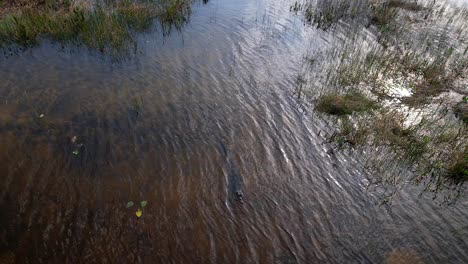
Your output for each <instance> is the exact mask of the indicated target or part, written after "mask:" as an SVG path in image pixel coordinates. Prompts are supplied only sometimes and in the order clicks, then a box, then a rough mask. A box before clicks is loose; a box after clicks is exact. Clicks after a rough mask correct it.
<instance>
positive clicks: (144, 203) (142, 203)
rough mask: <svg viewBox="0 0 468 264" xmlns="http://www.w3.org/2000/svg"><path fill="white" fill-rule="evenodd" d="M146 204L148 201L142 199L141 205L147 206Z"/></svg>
mask: <svg viewBox="0 0 468 264" xmlns="http://www.w3.org/2000/svg"><path fill="white" fill-rule="evenodd" d="M146 205H148V201H141V202H140V206H141V207H145V206H146Z"/></svg>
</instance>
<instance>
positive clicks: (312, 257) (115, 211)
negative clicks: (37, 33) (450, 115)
mask: <svg viewBox="0 0 468 264" xmlns="http://www.w3.org/2000/svg"><path fill="white" fill-rule="evenodd" d="M290 5H291V2H289V1H273V0H257V1H248V0H239V1H229V0H214V1H210V2H209V3H207V4H206V5H202V4H197V5H196V6H195V8H194V10H193V13H192V16H191V18H190V22H189V23H188V24H187V25H186V26H185V27H184V28H183V29H182V31H180V32H172V34H170V35H168V36H165V37H163V36H162V35H163V34H161V31H160V30H157V27H156V28H155V30H153V31H151V32H148V33H145V34H143V35H140V36H139V39H138V41H137V45H136V47H135V49H134V50H132V51H131V52H130V54H128V56H125V57H124V58H122V59H115V58H110V57H108V56H105V55H102V54H96V53H94V52H91V51H88V50H86V49H84V48H76V47H75V48H73V47H65V48H62V47H60V46H59V45H56V44H53V43H45V44H43V45H41V46H38V47H36V48H33V49H29V50H27V51H23V52H19V53H18V54H14V55H12V56H8V57H3V58H2V59H0V74H1V76H0V77H1V81H0V98H1V102H0V124H1V126H0V157H1V163H0V174H1V180H0V184H1V188H0V196H1V198H2V200H1V202H0V209H1V211H2V215H1V217H0V226H1V229H0V252H1V254H0V260H5V261H10V260H16V261H18V262H20V263H64V262H65V263H78V262H86V263H126V262H128V263H134V262H144V263H384V262H385V261H388V262H390V263H400V262H401V259H405V260H408V261H410V262H409V263H417V261H422V262H424V263H468V222H467V220H466V219H467V217H468V203H466V202H464V201H460V202H459V203H458V204H457V205H455V206H451V207H440V206H438V205H437V204H436V203H434V202H433V201H431V200H430V199H426V198H424V197H422V198H419V197H418V192H417V191H416V190H412V189H411V190H406V189H405V190H402V191H400V192H398V194H397V195H396V197H395V198H394V201H393V204H392V206H380V203H381V200H380V198H379V195H378V194H377V193H375V192H373V191H367V190H366V186H367V183H368V181H367V180H366V179H367V177H371V176H372V175H367V174H366V173H365V172H364V170H363V169H362V166H360V165H359V164H360V162H359V158H358V157H353V156H351V155H348V154H346V153H339V152H335V151H332V150H331V148H330V146H328V145H327V144H326V143H325V142H324V138H323V137H322V136H321V135H320V131H322V130H323V129H325V127H326V124H325V123H324V122H323V121H322V120H321V119H319V118H318V117H317V116H315V115H314V114H313V113H312V112H311V111H310V109H308V108H307V107H306V106H304V105H303V104H301V103H300V102H298V100H297V98H295V97H294V91H295V88H296V87H297V79H298V78H297V76H298V75H299V74H300V73H301V72H303V69H304V67H305V66H304V64H305V57H306V56H307V54H310V53H313V52H314V51H315V50H320V49H323V48H326V47H327V46H328V45H330V42H331V41H333V40H334V37H333V36H331V35H330V34H331V33H330V32H324V31H320V30H317V29H313V28H311V27H307V26H304V24H303V21H301V18H300V17H298V16H295V15H294V14H292V13H290V12H289V6H290ZM142 200H147V201H148V206H146V207H145V208H143V216H142V217H141V218H140V219H137V218H136V216H135V211H136V210H137V209H138V206H137V205H135V206H133V207H132V208H129V209H127V208H126V206H125V205H126V204H127V202H128V201H134V202H135V204H138V203H139V201H142ZM2 258H3V259H2ZM392 261H393V262H392ZM0 262H1V261H0ZM7 263H8V262H7Z"/></svg>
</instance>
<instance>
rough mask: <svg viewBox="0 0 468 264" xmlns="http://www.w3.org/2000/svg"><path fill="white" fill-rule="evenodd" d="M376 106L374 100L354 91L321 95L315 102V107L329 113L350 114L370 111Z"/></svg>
mask: <svg viewBox="0 0 468 264" xmlns="http://www.w3.org/2000/svg"><path fill="white" fill-rule="evenodd" d="M376 107H377V104H376V102H374V101H372V100H370V99H368V98H367V97H365V96H364V95H362V94H360V93H356V92H355V93H348V94H345V95H339V94H331V95H325V96H322V97H320V98H319V100H318V102H317V106H316V109H317V110H318V111H320V112H323V113H327V114H330V115H350V114H352V113H354V112H366V111H370V110H372V109H375V108H376Z"/></svg>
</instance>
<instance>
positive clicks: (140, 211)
mask: <svg viewBox="0 0 468 264" xmlns="http://www.w3.org/2000/svg"><path fill="white" fill-rule="evenodd" d="M135 214H136V216H137V217H141V215H142V214H143V211H142V210H141V209H139V208H138V211H136V213H135Z"/></svg>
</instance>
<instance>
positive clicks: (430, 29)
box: [291, 0, 468, 199]
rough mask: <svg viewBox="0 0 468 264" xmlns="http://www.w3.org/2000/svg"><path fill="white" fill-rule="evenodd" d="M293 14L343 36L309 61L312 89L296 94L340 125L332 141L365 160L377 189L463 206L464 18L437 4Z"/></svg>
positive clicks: (357, 5) (350, 5)
mask: <svg viewBox="0 0 468 264" xmlns="http://www.w3.org/2000/svg"><path fill="white" fill-rule="evenodd" d="M291 11H293V12H296V13H299V12H302V13H303V16H304V20H305V22H307V23H310V24H311V25H313V26H315V27H316V28H317V29H318V30H325V31H332V30H333V31H334V33H335V35H337V36H338V37H335V38H336V39H335V40H334V41H332V42H334V43H336V44H333V45H332V46H331V47H329V48H328V49H327V50H325V51H318V52H315V53H313V54H311V55H309V56H308V58H307V59H308V61H310V68H311V70H310V71H309V72H308V73H307V75H308V78H309V79H311V80H314V85H313V89H304V88H303V87H301V88H300V91H301V93H303V94H304V95H305V96H306V97H310V98H311V99H313V101H315V102H316V110H318V111H319V112H322V113H326V114H330V115H336V116H338V118H336V119H335V120H336V127H335V128H334V131H333V132H332V133H331V134H330V135H329V136H328V139H329V140H330V142H334V143H336V144H337V145H338V147H339V148H341V149H343V148H345V147H346V146H349V147H351V148H349V149H351V150H353V151H362V154H363V156H364V157H367V158H365V159H367V161H366V167H367V168H369V169H370V171H371V172H373V174H374V175H375V179H374V180H371V181H372V182H374V183H378V182H386V183H391V185H397V184H399V183H405V182H407V181H408V180H409V181H410V182H413V183H424V186H425V188H424V190H426V191H427V190H430V191H432V192H434V193H436V194H437V193H439V191H442V190H446V189H447V188H448V189H450V190H454V189H455V190H456V191H455V192H451V191H449V194H448V196H450V197H451V199H453V198H456V197H458V195H459V194H460V193H461V191H462V190H463V187H462V186H463V183H464V182H465V181H467V180H468V177H467V172H468V167H467V157H468V153H467V151H468V138H467V137H466V123H467V121H466V120H467V112H468V111H467V102H466V95H467V94H468V90H467V88H466V83H467V80H468V79H467V77H468V75H467V73H468V54H467V53H468V34H467V32H466V28H468V10H466V9H464V8H462V7H452V6H450V5H449V4H448V3H446V2H442V3H436V2H435V1H403V0H386V1H385V0H382V1H368V0H360V1H342V0H332V1H323V0H314V1H305V2H303V3H298V2H297V3H296V4H295V5H293V6H292V7H291ZM317 84H318V85H317ZM353 91H361V92H362V94H366V97H364V96H363V95H362V94H360V95H355V94H354V92H353ZM353 94H354V95H353ZM462 97H463V99H461V98H462ZM367 98H372V100H371V99H367ZM373 100H376V101H378V102H379V105H381V107H380V108H377V107H376V105H377V103H376V102H375V101H373ZM403 175H406V177H403ZM453 193H455V195H453Z"/></svg>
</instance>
